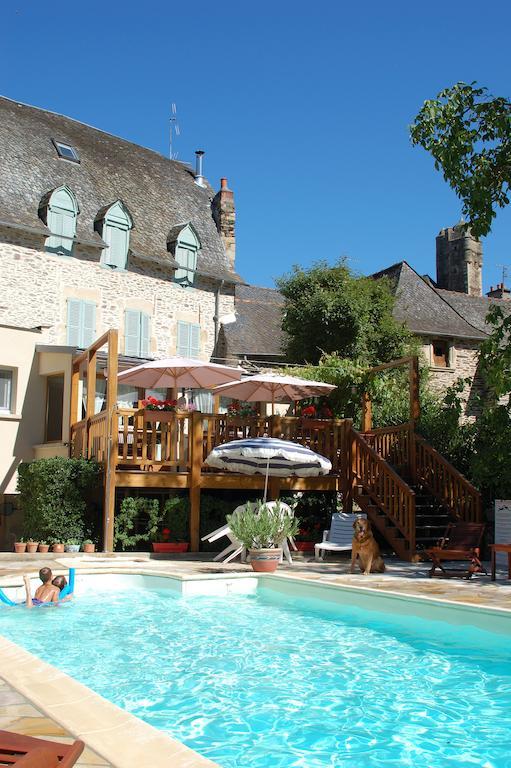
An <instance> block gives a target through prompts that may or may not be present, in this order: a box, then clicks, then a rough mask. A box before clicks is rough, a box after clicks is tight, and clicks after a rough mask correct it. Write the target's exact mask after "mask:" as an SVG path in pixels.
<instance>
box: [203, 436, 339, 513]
mask: <svg viewBox="0 0 511 768" xmlns="http://www.w3.org/2000/svg"><path fill="white" fill-rule="evenodd" d="M205 463H206V464H207V465H208V466H209V467H215V468H216V469H226V470H228V471H231V472H241V473H242V474H244V475H257V474H261V475H262V474H264V475H265V487H264V499H265V501H266V493H267V487H268V477H289V475H296V476H297V477H317V476H318V475H328V473H329V472H330V471H331V469H332V463H331V462H330V460H329V459H327V458H325V457H324V456H321V455H320V454H319V453H314V451H311V449H310V448H307V447H306V446H304V445H300V444H299V443H293V442H291V441H290V440H280V439H278V438H275V437H254V438H247V439H246V440H232V441H231V442H229V443H223V445H218V446H217V447H216V448H213V450H212V451H211V453H210V454H209V455H208V456H207V458H206V461H205Z"/></svg>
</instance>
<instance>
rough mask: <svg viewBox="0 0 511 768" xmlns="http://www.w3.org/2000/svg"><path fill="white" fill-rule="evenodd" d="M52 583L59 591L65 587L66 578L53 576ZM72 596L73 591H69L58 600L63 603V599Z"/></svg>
mask: <svg viewBox="0 0 511 768" xmlns="http://www.w3.org/2000/svg"><path fill="white" fill-rule="evenodd" d="M52 584H53V586H54V587H57V588H58V590H59V592H62V590H63V589H64V587H67V579H66V577H65V576H55V578H54V579H53V581H52ZM72 597H73V593H72V592H71V594H70V595H67V596H66V597H63V598H62V600H60V601H59V602H61V603H63V602H64V600H71V598H72Z"/></svg>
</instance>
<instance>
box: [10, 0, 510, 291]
mask: <svg viewBox="0 0 511 768" xmlns="http://www.w3.org/2000/svg"><path fill="white" fill-rule="evenodd" d="M510 27H511V5H510V4H509V3H508V2H503V1H502V0H494V2H493V3H490V4H487V5H485V6H482V5H481V4H480V3H476V2H473V0H463V2H461V1H460V0H448V2H446V1H445V0H444V1H443V2H436V0H430V2H428V3H427V4H424V3H421V4H415V3H411V2H409V0H407V2H393V1H392V0H389V2H387V3H381V2H366V3H349V4H348V3H346V2H334V1H333V0H330V2H325V1H324V0H317V1H316V2H313V3H312V2H307V3H305V2H301V0H293V1H292V2H291V1H289V0H273V2H268V0H258V2H257V3H256V2H246V1H245V0H237V1H236V2H235V1H233V0H222V2H217V3H215V2H203V1H202V0H199V1H196V2H190V0H189V2H187V3H177V2H170V1H169V0H166V1H163V0H147V2H145V3H141V2H134V0H126V1H125V2H122V3H121V2H117V1H116V0H113V2H110V3H104V2H98V0H88V2H86V3H84V2H82V3H80V2H78V3H69V2H65V3H64V2H61V0H54V2H53V3H51V4H48V3H40V2H36V0H9V2H8V3H6V4H5V5H4V7H3V8H2V24H1V29H0V73H1V75H0V92H1V93H2V94H3V95H5V96H8V97H11V98H14V99H18V100H19V101H23V102H26V103H29V104H34V105H36V106H40V107H44V108H46V109H50V110H53V111H56V112H61V113H63V114H67V115H70V116H71V117H74V118H76V119H78V120H81V121H83V122H86V123H89V124H91V125H94V126H97V127H98V128H101V129H103V130H105V131H109V132H111V133H113V134H117V135H119V136H122V137H125V138H127V139H129V140H131V141H134V142H136V143H139V144H142V145H145V146H147V147H150V148H152V149H155V150H157V151H159V152H163V153H167V151H168V118H169V114H170V104H171V103H172V102H175V103H176V104H177V108H178V117H179V122H180V126H181V136H180V138H179V139H178V143H177V144H176V149H177V150H178V152H179V159H181V160H185V161H190V162H193V153H194V150H195V149H197V148H202V149H204V150H205V151H206V156H205V174H206V176H207V177H208V179H209V180H210V182H211V183H212V185H213V186H214V187H215V188H216V187H218V186H219V179H220V177H221V176H227V177H228V179H229V185H230V187H231V188H232V189H233V190H234V193H235V201H236V207H237V216H238V219H237V269H238V271H239V273H240V274H241V275H243V277H245V279H247V280H248V281H250V282H252V283H255V284H258V285H272V284H273V278H275V277H277V276H279V275H281V274H282V273H284V272H287V271H288V270H289V269H290V268H291V266H292V265H293V264H301V265H304V266H305V265H308V264H311V263H312V262H313V261H314V260H317V259H327V260H328V261H330V262H333V261H335V260H336V259H337V257H339V256H347V257H349V258H350V259H351V261H350V263H351V265H352V267H353V268H354V269H356V270H358V271H360V272H363V273H370V272H373V271H376V270H378V269H382V268H384V267H385V266H388V265H390V264H392V263H394V262H396V261H399V260H401V259H406V260H407V261H409V262H410V263H411V265H412V266H413V267H414V268H415V269H417V270H418V271H419V272H421V273H425V272H428V273H430V274H432V275H434V271H435V236H436V234H437V233H438V231H439V230H440V229H441V228H442V227H444V226H449V225H452V224H453V223H455V222H456V221H457V220H458V219H459V215H460V204H459V201H458V200H457V199H456V197H455V195H454V194H453V193H452V192H451V190H450V189H449V188H448V186H447V184H446V183H445V182H444V181H443V178H442V176H441V174H440V173H438V172H436V171H435V170H434V167H433V162H432V160H431V158H430V157H429V156H428V155H427V154H426V153H425V152H424V151H423V150H422V149H419V148H413V147H412V146H411V144H410V141H409V138H408V132H407V126H408V125H409V123H410V122H412V120H413V117H414V115H415V114H416V113H417V111H418V109H419V108H420V106H421V104H422V102H423V101H424V99H426V98H430V97H433V96H435V95H436V94H437V92H438V91H439V90H441V89H442V88H443V87H445V86H448V85H451V84H453V83H454V82H456V81H458V80H464V81H465V82H471V81H472V80H477V81H478V82H479V83H480V84H482V85H486V86H488V87H489V88H490V90H491V91H492V92H493V93H495V94H498V95H505V96H508V97H509V96H511V82H510V65H509V29H510ZM484 258H485V266H484V272H483V279H484V286H485V289H488V288H489V285H490V283H492V284H495V283H496V282H498V281H499V280H500V275H501V270H500V269H499V268H498V267H497V265H498V264H508V265H509V266H510V270H509V271H510V280H509V282H511V209H508V210H505V211H503V212H501V213H500V214H499V215H498V218H497V221H496V223H495V225H494V228H493V232H492V233H491V234H490V236H488V237H487V238H486V239H485V241H484Z"/></svg>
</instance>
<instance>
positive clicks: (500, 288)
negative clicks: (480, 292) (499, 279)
mask: <svg viewBox="0 0 511 768" xmlns="http://www.w3.org/2000/svg"><path fill="white" fill-rule="evenodd" d="M486 295H487V296H488V298H490V299H504V300H505V301H511V290H510V289H509V288H506V286H505V285H504V283H499V284H498V285H497V286H496V287H495V288H494V287H493V286H491V287H490V290H489V291H488V293H487V294H486Z"/></svg>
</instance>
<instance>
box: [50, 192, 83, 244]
mask: <svg viewBox="0 0 511 768" xmlns="http://www.w3.org/2000/svg"><path fill="white" fill-rule="evenodd" d="M76 214H77V206H76V202H75V201H74V197H73V196H72V195H71V194H70V192H69V191H68V190H67V189H65V188H61V189H57V190H55V192H54V193H53V194H52V196H51V198H50V202H49V204H48V211H47V219H46V224H47V226H48V229H49V230H50V232H51V235H50V237H49V238H48V239H47V240H46V244H45V249H46V250H47V251H49V252H50V253H64V254H66V255H67V256H71V255H72V253H73V244H74V236H75V234H76Z"/></svg>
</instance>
